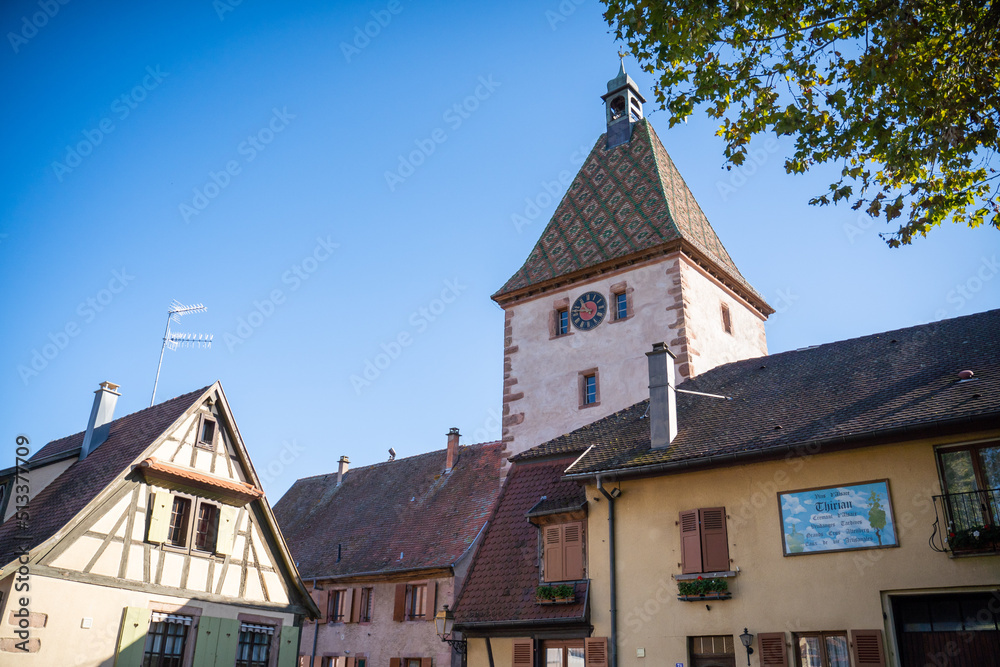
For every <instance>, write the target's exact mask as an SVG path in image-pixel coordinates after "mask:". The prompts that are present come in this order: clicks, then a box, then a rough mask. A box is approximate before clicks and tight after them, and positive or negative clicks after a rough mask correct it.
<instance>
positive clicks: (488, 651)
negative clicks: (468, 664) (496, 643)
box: [486, 635, 495, 667]
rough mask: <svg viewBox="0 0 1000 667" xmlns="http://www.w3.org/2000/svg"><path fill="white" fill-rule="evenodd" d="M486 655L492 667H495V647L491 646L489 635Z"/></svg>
mask: <svg viewBox="0 0 1000 667" xmlns="http://www.w3.org/2000/svg"><path fill="white" fill-rule="evenodd" d="M486 655H487V657H489V659H490V667H495V665H494V664H493V645H492V644H490V637H489V635H487V636H486Z"/></svg>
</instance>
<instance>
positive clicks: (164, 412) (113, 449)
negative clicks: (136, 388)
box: [0, 385, 211, 566]
mask: <svg viewBox="0 0 1000 667" xmlns="http://www.w3.org/2000/svg"><path fill="white" fill-rule="evenodd" d="M210 387H211V385H209V386H208V387H204V388H202V389H198V390H197V391H192V392H190V393H188V394H184V395H182V396H178V397H176V398H172V399H170V400H168V401H164V402H163V403H158V404H157V405H154V406H152V407H150V408H146V409H145V410H139V411H138V412H133V413H132V414H130V415H126V416H124V417H120V418H118V419H116V420H114V421H112V422H111V425H110V427H109V429H108V438H107V440H105V441H104V442H103V443H102V444H101V445H100V446H99V447H97V449H95V450H94V451H93V452H91V453H90V455H89V456H87V458H85V459H84V460H82V461H76V462H75V463H73V465H71V466H70V467H69V468H67V469H66V470H65V471H64V472H63V473H62V474H61V475H59V476H58V477H57V478H56V479H55V480H54V481H53V482H52V483H50V484H49V485H48V486H46V487H45V488H44V489H42V490H41V491H39V492H38V495H36V496H35V497H34V498H32V499H31V502H30V503H29V514H30V521H29V523H28V528H27V530H20V528H19V526H18V523H17V521H16V520H15V517H13V516H12V517H11V518H10V519H8V520H7V521H6V522H5V523H4V524H3V525H2V526H0V566H2V565H6V564H7V563H9V562H10V561H11V560H13V559H14V558H15V554H16V553H17V552H16V548H17V547H18V546H21V547H24V548H25V549H27V550H31V549H34V548H35V547H37V546H38V545H40V544H42V543H43V542H45V540H47V539H49V538H50V537H52V536H53V535H55V534H56V532H58V531H59V530H60V529H61V528H62V527H63V526H65V525H66V524H67V523H69V522H70V520H72V519H73V517H74V516H76V515H77V513H79V512H80V511H81V510H82V509H83V508H84V507H86V506H87V504H88V503H90V501H91V500H93V499H94V498H95V497H96V496H97V495H98V494H99V493H100V492H101V491H103V490H104V489H105V488H106V487H107V486H108V485H109V484H110V483H111V482H113V481H114V479H115V478H116V477H118V475H120V474H121V473H122V471H123V470H124V469H125V468H126V466H128V465H129V464H130V463H131V462H132V461H133V460H135V458H136V457H138V456H139V455H140V454H142V452H143V451H144V450H145V449H146V448H147V447H149V446H150V445H151V444H153V441H154V440H156V438H157V437H159V436H160V435H161V434H162V433H163V432H164V431H165V430H167V428H168V427H169V426H170V425H171V424H173V423H174V422H175V421H176V420H177V418H178V417H180V416H181V415H182V414H184V412H185V411H186V410H187V409H188V408H190V407H191V406H192V405H193V404H194V402H195V400H196V399H197V398H198V397H199V396H201V395H202V394H204V393H205V392H206V391H207V390H208V389H209V388H210ZM83 436H84V433H83V432H80V433H76V434H75V435H71V436H68V437H66V438H60V439H59V440H53V441H52V442H50V443H48V444H47V445H45V446H44V447H42V448H41V449H40V450H38V452H37V453H36V454H35V455H34V456H32V460H38V459H43V458H46V457H47V456H50V455H52V454H56V453H64V452H67V451H69V450H71V449H73V448H74V447H76V448H79V447H80V445H81V444H82V443H83ZM29 479H30V473H29Z"/></svg>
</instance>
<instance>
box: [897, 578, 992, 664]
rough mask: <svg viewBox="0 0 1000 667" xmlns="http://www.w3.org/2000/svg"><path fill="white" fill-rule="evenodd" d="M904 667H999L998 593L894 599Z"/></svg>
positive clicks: (898, 637)
mask: <svg viewBox="0 0 1000 667" xmlns="http://www.w3.org/2000/svg"><path fill="white" fill-rule="evenodd" d="M892 608H893V617H894V618H895V620H896V642H897V645H898V647H899V659H900V663H901V665H902V666H903V667H926V666H927V665H934V666H936V665H948V667H1000V593H997V594H972V593H969V594H948V595H912V596H911V595H906V596H898V597H893V598H892Z"/></svg>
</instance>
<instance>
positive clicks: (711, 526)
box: [698, 507, 729, 572]
mask: <svg viewBox="0 0 1000 667" xmlns="http://www.w3.org/2000/svg"><path fill="white" fill-rule="evenodd" d="M698 514H699V523H700V524H701V562H702V567H703V568H704V569H703V570H702V572H725V571H726V570H728V569H729V540H728V539H727V537H726V508H725V507H710V508H707V509H701V510H698Z"/></svg>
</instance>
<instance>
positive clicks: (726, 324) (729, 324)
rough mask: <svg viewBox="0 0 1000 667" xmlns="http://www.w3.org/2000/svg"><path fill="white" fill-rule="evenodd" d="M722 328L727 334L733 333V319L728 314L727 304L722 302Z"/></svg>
mask: <svg viewBox="0 0 1000 667" xmlns="http://www.w3.org/2000/svg"><path fill="white" fill-rule="evenodd" d="M722 329H723V331H725V332H726V333H727V334H731V333H733V320H732V317H731V316H730V314H729V306H728V305H727V304H722Z"/></svg>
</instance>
